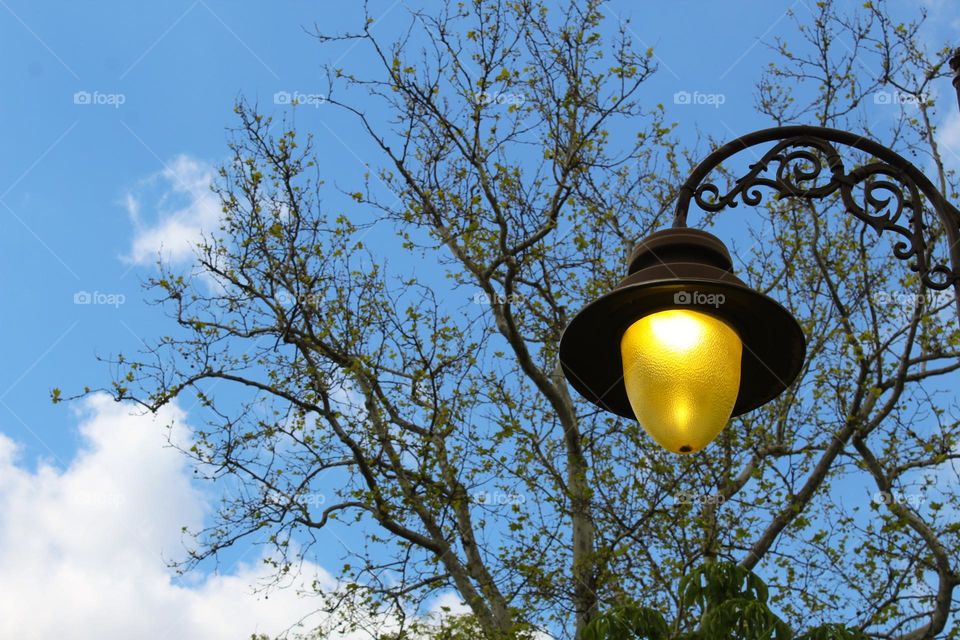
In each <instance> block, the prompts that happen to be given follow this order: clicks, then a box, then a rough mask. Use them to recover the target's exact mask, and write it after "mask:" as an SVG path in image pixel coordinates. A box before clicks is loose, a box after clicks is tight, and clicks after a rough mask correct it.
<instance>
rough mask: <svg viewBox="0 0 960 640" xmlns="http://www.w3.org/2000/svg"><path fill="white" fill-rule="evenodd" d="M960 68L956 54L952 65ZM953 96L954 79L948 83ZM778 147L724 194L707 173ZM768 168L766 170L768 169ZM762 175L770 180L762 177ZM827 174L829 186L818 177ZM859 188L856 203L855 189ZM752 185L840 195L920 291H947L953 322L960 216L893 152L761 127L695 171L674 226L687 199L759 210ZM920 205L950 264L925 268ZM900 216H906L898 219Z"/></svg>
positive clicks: (800, 129) (851, 140)
mask: <svg viewBox="0 0 960 640" xmlns="http://www.w3.org/2000/svg"><path fill="white" fill-rule="evenodd" d="M954 61H956V63H957V65H958V67H957V68H958V69H960V50H958V55H957V56H956V57H955V58H954V59H953V60H951V63H953V62H954ZM954 82H955V83H957V86H958V91H960V76H958V79H955V80H954ZM773 141H777V144H775V145H774V146H773V148H771V149H770V150H769V151H767V152H766V153H765V154H764V155H763V157H762V158H760V159H759V160H758V161H757V162H756V163H754V164H752V165H750V170H749V171H748V172H747V173H746V174H745V175H743V176H742V177H740V178H738V179H737V181H736V184H735V186H734V187H733V188H732V189H731V190H730V191H728V192H727V193H721V189H720V188H719V187H718V186H717V185H715V184H712V183H709V182H704V181H705V179H706V178H707V175H708V174H709V173H710V172H711V171H712V170H713V169H715V168H716V167H717V166H719V165H720V164H721V163H722V162H724V161H725V160H726V159H728V158H730V157H731V156H733V155H735V154H737V153H739V152H741V151H743V150H745V149H749V148H750V147H754V146H756V145H760V144H765V143H769V142H773ZM838 145H843V146H846V147H851V148H854V149H859V150H860V151H864V152H866V153H868V154H870V155H871V156H872V157H873V158H874V160H873V161H871V162H869V163H868V164H865V165H862V166H858V167H855V168H853V169H850V170H849V171H848V170H847V169H846V168H845V167H844V164H843V159H842V158H841V156H840V153H839V151H838ZM771 165H773V166H772V167H771ZM768 169H770V170H771V171H770V173H771V174H772V175H769V176H768V175H767V172H768ZM828 174H829V180H825V176H826V175H828ZM858 185H860V186H861V187H862V194H861V195H860V198H859V199H858V198H857V197H855V195H854V189H855V187H857V186H858ZM759 187H768V188H770V189H772V190H773V191H774V192H776V194H777V197H779V198H788V197H792V198H807V199H819V198H826V197H828V196H830V195H832V194H834V193H837V192H839V195H840V198H841V200H842V202H843V204H844V208H845V210H846V211H847V213H850V214H852V215H854V216H856V217H857V218H859V219H860V220H862V221H864V222H865V223H866V224H868V225H870V227H872V228H873V229H874V230H875V231H876V232H877V233H878V234H880V233H883V232H884V231H891V232H893V233H896V234H898V235H899V236H901V238H900V239H899V240H898V242H897V243H896V244H895V245H894V247H893V253H894V255H895V256H896V257H897V258H899V259H901V260H909V261H910V262H909V267H910V268H911V269H912V270H913V271H916V272H917V273H918V274H919V275H920V279H921V282H922V283H923V285H924V286H925V287H927V288H930V289H935V290H943V289H947V288H948V287H951V286H952V287H953V288H954V291H955V292H956V294H957V315H958V318H960V211H958V210H957V208H956V207H954V206H953V205H952V204H950V203H949V202H948V201H947V199H946V197H945V196H944V195H943V194H942V193H940V191H939V190H938V189H937V188H936V187H934V185H933V183H931V182H930V180H929V179H928V178H927V177H926V176H925V175H924V174H923V172H921V171H920V170H919V169H918V168H917V167H915V166H914V165H913V164H912V163H911V162H910V161H908V160H907V159H906V158H904V157H903V156H901V155H900V154H898V153H896V152H895V151H893V150H892V149H888V148H887V147H885V146H883V145H881V144H879V143H877V142H874V141H873V140H869V139H867V138H864V137H862V136H858V135H856V134H853V133H850V132H848V131H840V130H838V129H828V128H826V127H811V126H789V127H775V128H773V129H763V130H761V131H755V132H753V133H750V134H747V135H745V136H743V137H742V138H738V139H736V140H734V141H732V142H728V143H727V144H725V145H723V146H722V147H720V148H719V149H717V150H716V151H714V152H713V153H711V154H710V155H709V156H707V157H706V158H705V159H704V160H703V161H702V162H701V163H700V164H698V165H697V166H696V168H694V170H693V173H691V174H690V177H689V178H687V181H686V182H684V183H683V186H681V187H680V193H679V197H678V199H677V208H676V212H675V213H674V222H673V226H674V227H685V226H686V224H687V212H688V210H689V208H690V202H691V200H692V201H694V202H696V204H697V206H699V207H700V208H701V209H703V210H705V211H720V210H722V209H725V208H727V207H735V206H737V204H738V202H737V200H738V199H739V200H740V201H742V202H743V203H744V204H746V205H750V206H755V205H758V204H760V201H761V200H762V198H763V194H762V192H761V190H760V189H759ZM924 199H925V200H926V202H929V203H930V206H931V208H932V209H933V210H934V211H935V212H936V214H937V216H938V217H939V218H940V224H941V226H942V228H943V230H944V233H945V235H946V241H947V243H948V246H949V252H950V265H949V266H947V265H945V264H931V263H930V255H929V248H928V246H927V239H926V235H928V233H927V230H928V229H929V225H928V224H926V223H925V221H924V219H923V218H924V208H925V207H924ZM905 213H906V215H904V214H905Z"/></svg>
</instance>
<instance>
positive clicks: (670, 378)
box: [620, 309, 743, 453]
mask: <svg viewBox="0 0 960 640" xmlns="http://www.w3.org/2000/svg"><path fill="white" fill-rule="evenodd" d="M742 351H743V345H742V343H741V340H740V337H739V336H738V335H737V332H736V331H735V330H734V329H732V328H731V327H730V326H729V325H728V324H727V323H725V322H724V321H722V320H720V319H719V318H716V317H714V316H711V315H709V314H706V313H700V312H698V311H691V310H689V309H670V310H667V311H660V312H657V313H652V314H650V315H647V316H644V317H642V318H640V319H639V320H637V321H636V322H634V323H633V324H632V325H630V327H629V328H628V329H627V330H626V331H625V332H624V334H623V338H622V339H621V341H620V352H621V356H622V359H623V374H624V385H625V386H626V391H627V397H628V398H629V400H630V406H631V407H632V408H633V412H634V414H636V417H637V420H639V422H640V425H641V426H642V427H643V428H644V430H645V431H646V432H647V433H648V434H650V436H651V437H652V438H653V439H654V440H655V441H656V442H657V443H659V444H660V445H661V446H662V447H664V448H665V449H667V450H669V451H673V452H675V453H693V452H695V451H699V450H700V449H702V448H704V447H705V446H707V445H708V444H709V443H710V442H711V441H712V440H713V439H714V438H716V437H717V435H718V434H719V433H720V432H721V431H722V430H723V428H724V427H725V426H726V424H727V423H728V422H729V421H730V416H731V414H732V412H733V407H734V404H735V403H736V400H737V393H738V392H739V390H740V367H741V356H742Z"/></svg>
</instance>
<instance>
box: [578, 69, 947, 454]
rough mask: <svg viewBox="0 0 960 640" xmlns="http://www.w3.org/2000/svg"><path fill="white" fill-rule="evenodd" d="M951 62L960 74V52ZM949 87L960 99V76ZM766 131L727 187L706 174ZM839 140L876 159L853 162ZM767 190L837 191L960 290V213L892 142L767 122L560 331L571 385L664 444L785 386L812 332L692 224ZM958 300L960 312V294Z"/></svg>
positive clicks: (731, 149) (936, 285) (706, 437)
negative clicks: (695, 214) (936, 240)
mask: <svg viewBox="0 0 960 640" xmlns="http://www.w3.org/2000/svg"><path fill="white" fill-rule="evenodd" d="M951 64H952V65H954V69H955V70H957V71H958V72H960V50H958V55H956V56H955V57H954V59H953V60H951ZM958 78H960V76H958ZM955 84H956V86H957V88H958V101H960V80H955ZM771 142H775V143H776V144H774V146H773V147H772V148H770V150H769V151H767V152H766V153H765V154H764V155H763V156H762V157H761V158H760V159H759V160H758V161H757V162H756V163H754V164H752V165H750V170H749V171H748V172H747V173H746V174H745V175H743V176H741V177H740V178H739V179H738V180H737V181H736V183H735V185H734V186H733V188H732V189H731V190H730V191H728V192H726V193H723V192H722V190H721V189H720V187H718V186H717V185H715V184H712V183H708V182H705V180H706V177H707V175H708V174H709V173H710V171H711V170H713V169H714V168H716V167H717V166H719V165H720V164H721V163H722V162H724V161H725V160H727V159H728V158H730V157H731V156H733V155H735V154H736V153H738V152H740V151H743V150H745V149H750V148H752V147H754V146H756V145H761V144H768V143H771ZM842 147H849V148H852V149H857V150H859V151H862V152H865V153H866V154H869V155H870V156H872V158H873V160H871V161H870V162H867V163H865V164H858V165H856V166H854V167H853V168H851V169H849V170H847V169H846V168H845V166H844V163H843V159H842V157H841V154H840V152H839V149H840V148H842ZM857 188H860V189H862V191H861V192H860V193H859V197H858V196H857V194H856V193H855V189H857ZM762 189H771V190H772V191H773V192H774V193H776V195H777V197H779V198H804V199H821V198H826V197H828V196H832V195H834V194H839V196H840V201H841V202H842V203H843V207H844V210H845V211H846V213H849V214H851V215H854V216H856V217H857V218H858V219H860V220H862V221H863V222H865V223H866V224H867V225H869V226H870V227H872V228H873V229H874V230H875V231H876V232H877V233H878V234H880V233H884V232H886V233H892V234H896V235H897V236H899V237H898V238H897V242H896V243H895V244H894V247H893V253H894V255H895V256H896V257H897V258H899V259H901V260H907V261H909V262H908V266H909V268H911V269H912V270H913V271H915V272H916V273H917V274H918V275H919V277H920V280H921V283H922V285H923V286H924V287H926V288H928V289H934V290H943V289H947V288H949V287H953V288H954V291H955V292H957V293H958V294H960V211H958V210H957V209H956V208H955V207H954V206H953V205H951V204H950V203H949V202H948V201H947V200H946V198H945V197H944V196H943V194H941V193H940V192H939V191H938V190H937V189H936V188H935V187H934V186H933V184H932V183H931V182H930V180H929V179H927V177H926V176H924V175H923V173H922V172H921V171H920V170H919V169H917V168H916V167H915V166H914V165H913V164H911V163H910V162H909V161H907V160H906V159H905V158H903V157H902V156H900V155H899V154H897V153H896V152H894V151H893V150H891V149H888V148H887V147H884V146H883V145H880V144H879V143H877V142H874V141H872V140H869V139H866V138H863V137H861V136H857V135H855V134H853V133H850V132H847V131H840V130H837V129H828V128H824V127H809V126H790V127H776V128H773V129H764V130H761V131H756V132H754V133H751V134H748V135H746V136H744V137H742V138H738V139H737V140H734V141H733V142H730V143H728V144H726V145H724V146H722V147H720V148H718V149H717V150H716V151H714V152H713V153H711V154H710V155H709V156H707V158H705V159H704V160H703V161H702V162H701V163H700V164H699V165H697V167H696V168H695V169H694V170H693V172H692V173H691V174H690V177H689V178H688V179H687V181H686V182H685V183H684V184H683V186H682V187H681V188H680V191H679V196H678V200H677V207H676V211H675V214H674V222H673V228H671V229H666V230H662V231H658V232H656V233H654V234H652V235H650V236H648V237H647V238H644V239H643V240H641V241H640V242H639V243H638V244H637V246H636V248H635V250H634V252H633V255H632V256H631V258H630V261H629V266H628V271H627V277H626V278H624V279H623V280H622V281H621V282H620V283H619V284H618V285H617V286H616V287H615V288H614V290H613V291H612V292H610V293H608V294H607V295H605V296H603V297H601V298H599V299H597V300H595V301H594V302H591V303H590V304H588V305H587V306H586V307H584V308H583V309H582V310H581V311H580V312H579V313H578V314H577V315H576V316H575V317H574V318H573V320H571V321H570V323H569V325H567V328H566V329H565V330H564V333H563V336H562V337H561V340H560V363H561V366H562V368H563V372H564V375H565V376H566V378H567V380H568V381H569V382H570V384H571V386H573V388H574V389H576V390H577V391H578V392H579V393H580V394H581V395H583V396H584V397H585V398H586V399H587V400H589V401H591V402H592V403H594V404H596V405H597V406H599V407H600V408H601V409H604V410H606V411H609V412H611V413H614V414H617V415H620V416H624V417H627V418H635V419H637V420H639V422H640V424H641V426H643V428H644V429H645V430H646V431H647V433H648V434H650V436H651V437H652V438H653V439H654V440H655V441H656V442H658V443H659V444H660V445H661V446H663V447H664V448H666V449H668V450H670V451H673V452H676V453H692V452H695V451H698V450H700V449H702V448H703V447H705V446H706V445H707V444H709V443H710V441H712V440H713V439H714V438H715V437H716V436H717V434H719V433H720V431H721V430H722V429H723V427H724V426H725V425H726V424H727V422H728V421H729V420H730V418H731V416H737V415H740V414H742V413H746V412H747V411H750V410H752V409H756V408H757V407H759V406H761V405H763V404H765V403H766V402H769V401H770V400H772V399H773V398H775V397H777V396H778V395H779V394H781V393H782V392H783V391H784V390H785V389H787V388H788V387H789V386H790V384H791V383H792V382H793V381H794V379H795V378H796V376H797V374H798V373H799V372H800V369H801V368H802V366H803V362H804V357H805V351H806V342H805V339H804V335H803V331H802V329H801V327H800V325H799V324H798V323H797V321H796V319H795V318H794V317H793V315H792V314H791V313H790V312H789V311H787V310H786V309H785V308H784V307H782V306H781V305H780V304H779V303H777V302H776V301H774V300H773V299H771V298H769V297H768V296H766V295H764V294H762V293H760V292H758V291H754V290H753V289H751V288H750V287H749V286H747V285H746V284H745V283H744V282H742V281H741V280H740V279H739V278H737V277H736V276H735V275H734V273H733V270H732V261H731V259H730V254H729V252H728V251H727V249H726V247H725V246H724V245H723V243H722V242H721V241H720V240H719V239H718V238H716V237H715V236H713V235H711V234H709V233H706V232H705V231H701V230H698V229H690V228H687V226H686V221H687V211H688V209H689V206H690V202H691V200H693V201H694V202H696V204H697V205H698V206H699V207H700V208H701V209H703V210H705V211H710V212H717V211H720V210H722V209H724V208H727V207H735V206H737V204H738V200H739V201H740V202H743V203H744V204H746V205H748V206H756V205H758V204H760V202H761V200H762V198H763V191H762ZM925 205H926V206H928V207H929V208H931V209H933V210H934V212H935V213H936V214H937V216H938V218H939V220H940V223H941V224H940V226H941V227H942V229H943V232H944V234H945V235H946V241H947V243H948V245H949V252H950V265H949V266H948V265H944V264H933V263H931V258H930V254H929V251H928V243H927V238H928V237H930V235H931V232H930V228H929V225H928V224H927V223H926V222H925V221H924V212H925V209H926V207H925ZM957 310H958V317H960V295H958V296H957Z"/></svg>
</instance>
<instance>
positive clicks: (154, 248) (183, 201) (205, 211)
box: [123, 155, 221, 265]
mask: <svg viewBox="0 0 960 640" xmlns="http://www.w3.org/2000/svg"><path fill="white" fill-rule="evenodd" d="M214 176H215V171H214V168H213V167H212V166H211V165H209V164H207V163H205V162H203V161H200V160H197V159H196V158H192V157H190V156H188V155H179V156H177V157H176V158H174V160H173V161H172V162H171V163H170V164H168V165H167V166H166V167H164V169H163V170H162V171H160V172H158V173H156V174H154V175H152V176H150V177H149V178H147V179H146V180H143V181H141V183H140V184H139V185H138V186H137V188H136V189H134V190H132V191H130V192H128V193H127V194H126V196H125V198H124V202H123V204H124V207H125V208H126V210H127V213H128V215H129V216H130V220H131V222H132V223H133V226H134V237H133V241H132V243H131V247H130V251H129V254H128V255H127V256H126V257H125V259H126V260H127V261H128V262H131V263H133V264H141V265H142V264H148V265H149V264H153V263H155V262H156V261H157V258H158V256H162V257H163V259H164V260H165V261H168V262H172V263H185V262H189V261H191V260H192V259H193V257H194V248H195V247H196V245H197V243H198V242H200V240H201V238H202V235H203V234H205V233H210V232H211V231H213V230H215V229H216V227H217V224H218V222H219V220H220V214H221V211H220V203H219V200H218V199H217V197H216V195H215V194H214V193H212V192H211V191H210V185H211V183H212V182H213V179H214ZM144 200H152V201H153V203H152V205H151V206H150V209H151V210H153V211H155V215H154V216H153V217H152V218H153V219H151V220H149V221H148V220H145V219H144V216H143V210H144Z"/></svg>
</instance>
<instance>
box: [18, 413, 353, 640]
mask: <svg viewBox="0 0 960 640" xmlns="http://www.w3.org/2000/svg"><path fill="white" fill-rule="evenodd" d="M84 411H85V412H86V414H85V416H84V418H83V420H82V422H81V423H80V425H79V434H80V438H81V444H80V448H79V450H78V451H77V453H76V455H75V456H74V457H73V459H72V460H71V461H70V462H69V464H68V465H67V466H66V468H62V469H61V468H56V467H55V466H52V465H51V464H49V463H46V462H40V463H39V464H38V465H37V466H36V468H34V469H31V468H28V467H27V465H26V464H25V463H24V462H23V461H21V460H20V459H19V458H18V447H17V445H16V444H15V443H14V442H13V441H12V440H11V439H10V438H8V437H7V436H5V435H3V434H0V513H2V514H3V516H2V518H0V637H4V638H14V637H15V638H19V639H20V640H34V639H36V640H55V639H56V640H59V639H60V638H64V637H69V638H71V639H73V640H87V639H90V640H94V639H96V640H113V639H121V638H122V639H124V640H127V639H129V638H156V639H160V638H170V639H171V640H173V639H177V640H192V639H197V640H201V639H202V640H220V639H223V640H227V639H230V640H240V639H242V638H248V637H249V636H250V634H252V633H267V634H278V633H280V632H282V631H283V630H285V629H287V628H288V627H289V626H290V625H291V624H292V623H294V622H296V621H297V620H299V619H300V618H302V617H303V616H305V615H307V614H309V613H311V612H312V611H313V609H314V608H315V607H316V606H317V602H316V600H314V599H311V598H307V597H302V596H298V594H297V589H295V588H290V589H281V590H275V591H272V592H271V593H270V594H269V598H268V599H264V598H263V597H262V596H258V595H254V594H253V593H252V588H251V585H253V584H255V583H257V582H258V581H259V580H261V579H262V578H264V575H263V573H262V570H261V569H260V568H259V567H260V565H261V564H262V563H259V562H258V558H257V557H254V556H253V554H251V557H250V558H248V562H241V563H239V564H237V565H236V566H233V567H226V566H225V567H222V571H223V573H221V574H209V575H202V576H196V580H193V581H192V582H190V584H184V583H183V582H182V581H181V582H177V581H175V579H174V576H173V573H172V572H171V571H170V570H169V569H168V568H167V567H166V566H165V564H164V558H167V559H169V558H175V557H181V556H182V553H183V547H182V545H181V538H180V528H181V526H184V525H188V526H194V527H195V526H197V525H198V524H200V523H201V521H202V519H203V517H204V514H205V513H206V512H207V511H208V509H209V505H208V503H207V497H206V496H205V495H203V494H202V493H201V492H199V491H198V490H197V489H196V488H195V487H194V486H192V485H191V481H190V475H191V473H190V470H189V468H188V466H187V464H186V460H185V458H184V457H183V455H182V454H180V453H179V452H177V451H176V450H174V449H172V448H169V447H166V446H164V445H165V444H166V442H165V432H164V429H163V428H162V425H165V424H168V423H170V422H173V423H174V425H175V426H174V431H173V435H174V437H175V439H177V440H178V441H182V440H181V439H188V438H189V435H190V433H189V429H188V428H187V427H186V426H185V424H184V415H183V412H182V411H180V410H179V409H177V408H176V407H170V408H167V409H166V410H164V411H163V412H162V414H161V415H160V416H159V417H158V418H157V419H156V420H154V419H151V418H149V417H146V416H138V415H132V414H131V413H130V407H129V406H127V405H122V404H117V403H114V402H113V401H111V400H110V399H108V398H107V397H105V396H96V397H93V398H90V399H89V400H87V401H86V403H85V406H84ZM303 576H304V577H303V580H304V583H303V584H309V580H310V579H311V578H313V577H317V578H318V579H319V583H320V584H321V585H323V586H324V587H325V588H327V589H330V588H333V586H334V585H335V580H334V578H333V577H332V576H331V575H330V574H329V573H327V572H326V571H324V570H323V569H322V568H321V567H318V566H316V565H311V564H306V565H305V567H304V574H303ZM313 621H314V622H320V621H319V620H317V619H316V618H314V619H313ZM350 637H351V638H354V637H356V638H360V637H366V636H359V635H357V636H350Z"/></svg>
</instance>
